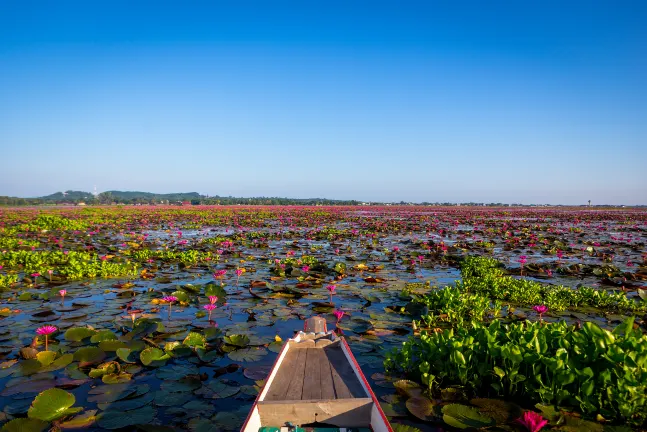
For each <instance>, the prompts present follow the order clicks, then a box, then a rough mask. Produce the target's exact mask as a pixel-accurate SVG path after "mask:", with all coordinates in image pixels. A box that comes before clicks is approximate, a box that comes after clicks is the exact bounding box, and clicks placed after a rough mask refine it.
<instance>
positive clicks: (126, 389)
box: [88, 383, 138, 403]
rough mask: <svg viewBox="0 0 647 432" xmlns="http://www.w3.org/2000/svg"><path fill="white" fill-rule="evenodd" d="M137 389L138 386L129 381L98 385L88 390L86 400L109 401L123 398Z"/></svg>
mask: <svg viewBox="0 0 647 432" xmlns="http://www.w3.org/2000/svg"><path fill="white" fill-rule="evenodd" d="M137 391H138V387H135V386H132V385H131V384H129V383H124V384H112V385H100V386H97V387H95V388H93V389H90V391H89V392H88V395H89V396H88V402H97V403H109V402H114V401H118V400H120V399H125V398H127V397H129V396H132V395H133V394H135V393H136V392H137Z"/></svg>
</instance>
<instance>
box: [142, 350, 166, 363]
mask: <svg viewBox="0 0 647 432" xmlns="http://www.w3.org/2000/svg"><path fill="white" fill-rule="evenodd" d="M170 358H171V357H170V356H169V355H168V354H166V353H165V352H164V351H162V350H161V349H159V348H146V349H145V350H144V351H142V352H141V353H140V354H139V359H140V360H141V362H142V364H144V366H150V367H160V366H164V365H165V364H166V361H167V360H168V359H170Z"/></svg>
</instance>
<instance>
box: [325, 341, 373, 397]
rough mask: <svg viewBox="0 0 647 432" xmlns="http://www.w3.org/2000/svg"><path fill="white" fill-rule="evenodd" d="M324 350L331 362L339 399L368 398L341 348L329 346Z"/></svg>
mask: <svg viewBox="0 0 647 432" xmlns="http://www.w3.org/2000/svg"><path fill="white" fill-rule="evenodd" d="M323 350H324V352H325V353H326V356H327V357H328V361H329V362H330V368H331V370H332V376H333V383H334V384H335V394H336V396H337V399H346V398H361V397H366V396H367V395H366V392H365V391H364V388H363V387H362V384H360V382H359V380H358V379H357V376H356V375H355V372H354V371H353V368H352V366H351V365H350V363H348V359H347V358H346V355H345V354H344V352H343V351H342V349H341V347H340V346H335V347H330V346H329V347H326V348H323Z"/></svg>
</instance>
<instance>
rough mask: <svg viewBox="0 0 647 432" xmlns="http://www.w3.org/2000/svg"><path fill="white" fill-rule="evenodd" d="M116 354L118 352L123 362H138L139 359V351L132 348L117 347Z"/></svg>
mask: <svg viewBox="0 0 647 432" xmlns="http://www.w3.org/2000/svg"><path fill="white" fill-rule="evenodd" d="M116 354H117V357H119V358H120V359H121V361H123V362H126V363H137V359H138V352H137V351H133V350H131V349H130V348H117V351H116Z"/></svg>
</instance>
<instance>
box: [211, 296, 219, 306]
mask: <svg viewBox="0 0 647 432" xmlns="http://www.w3.org/2000/svg"><path fill="white" fill-rule="evenodd" d="M217 301H218V297H217V296H209V303H210V304H216V302H217Z"/></svg>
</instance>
